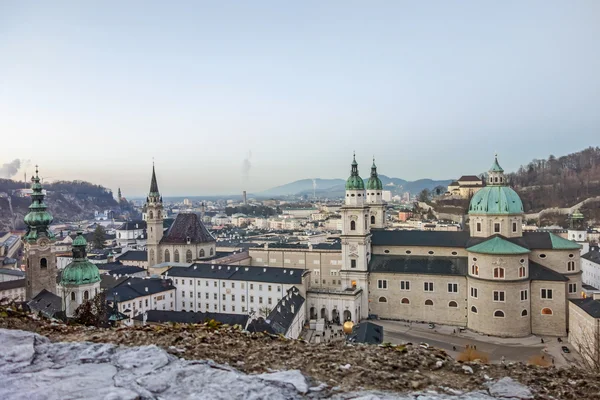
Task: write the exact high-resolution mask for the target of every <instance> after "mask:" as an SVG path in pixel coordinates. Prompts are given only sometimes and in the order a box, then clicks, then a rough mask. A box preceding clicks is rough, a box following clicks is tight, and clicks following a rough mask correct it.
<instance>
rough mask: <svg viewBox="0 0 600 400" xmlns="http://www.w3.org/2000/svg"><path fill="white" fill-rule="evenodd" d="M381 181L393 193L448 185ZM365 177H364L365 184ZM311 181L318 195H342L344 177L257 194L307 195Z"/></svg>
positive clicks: (385, 178)
mask: <svg viewBox="0 0 600 400" xmlns="http://www.w3.org/2000/svg"><path fill="white" fill-rule="evenodd" d="M379 179H381V183H383V185H384V188H385V190H390V191H391V192H392V194H393V195H395V194H399V193H403V192H409V193H411V194H413V195H416V194H418V193H419V192H420V191H421V190H423V189H429V190H432V189H433V188H435V187H436V186H444V187H445V186H448V184H449V183H450V182H451V181H450V180H432V179H419V180H416V181H406V180H404V179H400V178H391V177H388V176H385V175H379ZM367 180H368V178H367V179H364V181H365V184H366V182H367ZM313 182H314V184H315V189H314V192H315V193H316V194H317V196H319V197H343V196H344V190H345V189H344V187H345V184H346V181H345V180H344V179H314V180H313V179H301V180H298V181H295V182H291V183H287V184H285V185H281V186H277V187H274V188H271V189H268V190H265V191H263V192H260V193H256V195H257V196H289V195H309V196H312V194H313Z"/></svg>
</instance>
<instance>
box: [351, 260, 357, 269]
mask: <svg viewBox="0 0 600 400" xmlns="http://www.w3.org/2000/svg"><path fill="white" fill-rule="evenodd" d="M350 268H356V260H350Z"/></svg>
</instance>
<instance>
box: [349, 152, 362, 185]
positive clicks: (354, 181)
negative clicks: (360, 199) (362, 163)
mask: <svg viewBox="0 0 600 400" xmlns="http://www.w3.org/2000/svg"><path fill="white" fill-rule="evenodd" d="M351 166H352V167H351V169H350V177H349V178H348V180H346V190H365V183H364V182H363V180H362V178H361V177H360V176H359V175H358V163H357V162H356V153H354V155H353V157H352V164H351Z"/></svg>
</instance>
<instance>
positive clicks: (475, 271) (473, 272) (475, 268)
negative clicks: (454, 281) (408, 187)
mask: <svg viewBox="0 0 600 400" xmlns="http://www.w3.org/2000/svg"><path fill="white" fill-rule="evenodd" d="M471 275H475V276H479V266H478V265H475V264H473V265H471Z"/></svg>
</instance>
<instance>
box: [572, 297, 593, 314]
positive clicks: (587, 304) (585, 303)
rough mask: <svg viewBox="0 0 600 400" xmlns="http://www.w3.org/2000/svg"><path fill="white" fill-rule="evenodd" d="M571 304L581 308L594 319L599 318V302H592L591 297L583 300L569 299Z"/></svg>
mask: <svg viewBox="0 0 600 400" xmlns="http://www.w3.org/2000/svg"><path fill="white" fill-rule="evenodd" d="M571 303H573V304H575V305H576V306H577V307H579V308H581V309H582V310H583V311H585V312H586V313H588V314H589V315H591V316H592V317H594V318H600V300H594V298H593V297H588V298H585V299H571Z"/></svg>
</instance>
